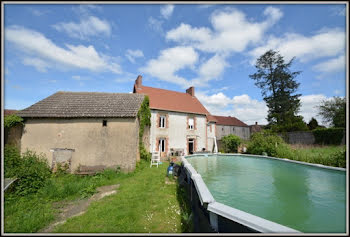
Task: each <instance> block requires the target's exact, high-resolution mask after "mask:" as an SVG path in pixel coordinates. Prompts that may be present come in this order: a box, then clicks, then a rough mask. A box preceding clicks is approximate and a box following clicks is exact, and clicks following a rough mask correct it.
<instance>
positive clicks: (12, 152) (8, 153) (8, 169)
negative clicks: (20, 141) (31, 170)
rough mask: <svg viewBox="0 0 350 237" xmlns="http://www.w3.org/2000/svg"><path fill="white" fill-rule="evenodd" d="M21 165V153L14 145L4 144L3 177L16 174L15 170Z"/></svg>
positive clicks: (10, 176)
mask: <svg viewBox="0 0 350 237" xmlns="http://www.w3.org/2000/svg"><path fill="white" fill-rule="evenodd" d="M20 165H21V155H20V153H19V150H18V149H17V147H15V146H11V145H5V149H4V173H5V174H4V175H5V178H12V177H16V176H17V171H18V169H19V167H20Z"/></svg>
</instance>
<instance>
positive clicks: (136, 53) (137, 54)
mask: <svg viewBox="0 0 350 237" xmlns="http://www.w3.org/2000/svg"><path fill="white" fill-rule="evenodd" d="M125 57H127V58H128V59H129V61H130V62H132V63H135V58H142V57H144V55H143V52H142V51H141V50H139V49H136V50H131V49H128V50H127V51H126V54H125Z"/></svg>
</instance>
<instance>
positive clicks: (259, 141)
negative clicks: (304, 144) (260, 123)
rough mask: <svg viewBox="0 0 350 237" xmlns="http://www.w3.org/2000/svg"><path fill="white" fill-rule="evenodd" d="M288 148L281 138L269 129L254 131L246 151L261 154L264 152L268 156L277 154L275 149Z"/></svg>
mask: <svg viewBox="0 0 350 237" xmlns="http://www.w3.org/2000/svg"><path fill="white" fill-rule="evenodd" d="M278 149H280V150H288V147H287V144H286V143H285V142H284V141H283V139H282V138H281V137H279V136H277V135H276V134H274V133H272V132H269V131H262V132H258V133H254V134H253V135H252V137H251V140H250V143H249V145H248V148H247V153H250V154H256V155H261V154H262V153H263V152H266V153H267V155H268V156H275V157H277V156H278V152H277V150H278Z"/></svg>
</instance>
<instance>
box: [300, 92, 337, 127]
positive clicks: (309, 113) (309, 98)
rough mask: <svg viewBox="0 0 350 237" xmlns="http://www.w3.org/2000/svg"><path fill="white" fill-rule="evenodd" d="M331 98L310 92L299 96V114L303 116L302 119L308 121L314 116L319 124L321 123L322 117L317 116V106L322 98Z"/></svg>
mask: <svg viewBox="0 0 350 237" xmlns="http://www.w3.org/2000/svg"><path fill="white" fill-rule="evenodd" d="M329 99H331V98H329V97H326V96H325V95H322V94H312V95H304V96H300V103H301V106H300V112H299V114H300V115H302V116H303V117H304V121H305V122H306V123H308V122H309V121H310V119H311V118H312V117H314V118H315V119H316V120H317V122H318V123H319V124H322V123H323V121H322V117H320V116H318V115H317V114H318V112H319V110H318V108H317V106H319V105H320V104H321V102H322V101H323V100H329Z"/></svg>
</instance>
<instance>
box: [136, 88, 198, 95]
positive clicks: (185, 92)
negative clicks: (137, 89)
mask: <svg viewBox="0 0 350 237" xmlns="http://www.w3.org/2000/svg"><path fill="white" fill-rule="evenodd" d="M142 87H147V88H151V89H156V90H162V91H166V92H168V91H170V92H173V93H179V94H185V95H189V96H191V95H190V94H188V93H186V92H180V91H173V90H168V89H161V88H156V87H151V86H141V89H142ZM141 92H142V91H141ZM191 97H196V96H191ZM196 98H197V97H196Z"/></svg>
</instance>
